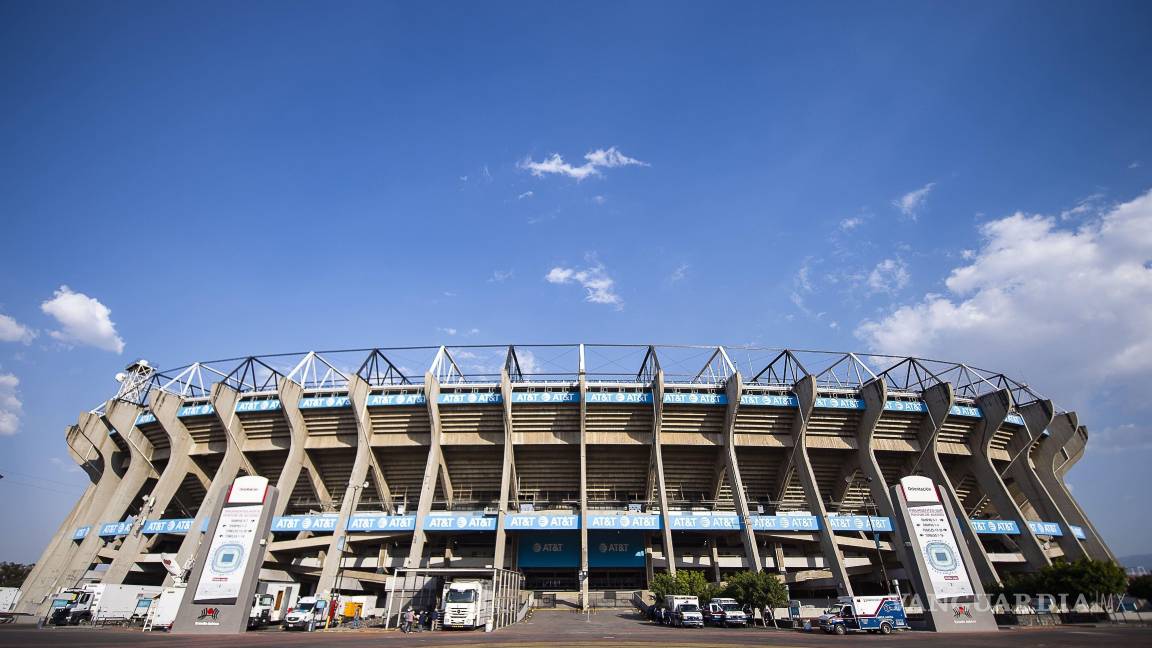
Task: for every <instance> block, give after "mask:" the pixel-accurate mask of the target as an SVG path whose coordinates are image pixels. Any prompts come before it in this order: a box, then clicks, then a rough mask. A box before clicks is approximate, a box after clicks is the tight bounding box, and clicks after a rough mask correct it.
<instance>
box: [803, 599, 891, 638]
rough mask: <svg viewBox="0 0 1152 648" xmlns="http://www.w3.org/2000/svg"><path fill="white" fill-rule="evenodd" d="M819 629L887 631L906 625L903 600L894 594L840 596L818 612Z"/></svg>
mask: <svg viewBox="0 0 1152 648" xmlns="http://www.w3.org/2000/svg"><path fill="white" fill-rule="evenodd" d="M819 623H820V629H821V630H823V631H824V632H827V633H829V634H839V635H842V634H845V633H848V632H854V631H858V630H863V631H866V632H879V633H880V634H891V633H892V631H893V630H906V629H908V615H907V614H905V612H904V604H903V603H902V602H901V601H900V599H899V598H898V597H895V596H841V597H840V598H839V599H837V601H836V605H833V606H831V607H829V608H828V609H827V610H825V611H824V614H822V615H820V619H819Z"/></svg>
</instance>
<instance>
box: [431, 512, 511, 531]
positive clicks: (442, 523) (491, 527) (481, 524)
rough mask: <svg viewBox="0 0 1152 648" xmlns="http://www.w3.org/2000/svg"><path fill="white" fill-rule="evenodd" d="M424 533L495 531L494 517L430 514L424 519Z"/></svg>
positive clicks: (470, 514) (467, 514)
mask: <svg viewBox="0 0 1152 648" xmlns="http://www.w3.org/2000/svg"><path fill="white" fill-rule="evenodd" d="M424 530H425V531H495V530H496V516H485V515H474V514H472V513H466V514H460V515H454V514H452V513H448V514H443V513H441V514H436V513H433V514H430V515H429V516H428V517H426V518H424Z"/></svg>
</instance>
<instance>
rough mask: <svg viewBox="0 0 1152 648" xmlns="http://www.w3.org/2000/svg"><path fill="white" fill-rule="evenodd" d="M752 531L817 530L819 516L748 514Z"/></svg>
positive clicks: (818, 527) (818, 528)
mask: <svg viewBox="0 0 1152 648" xmlns="http://www.w3.org/2000/svg"><path fill="white" fill-rule="evenodd" d="M748 524H749V526H751V527H752V530H753V531H819V530H820V518H818V517H816V516H815V515H750V516H748Z"/></svg>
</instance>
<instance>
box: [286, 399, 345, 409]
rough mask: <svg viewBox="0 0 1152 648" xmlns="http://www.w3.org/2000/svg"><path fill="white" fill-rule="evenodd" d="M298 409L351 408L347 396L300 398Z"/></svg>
mask: <svg viewBox="0 0 1152 648" xmlns="http://www.w3.org/2000/svg"><path fill="white" fill-rule="evenodd" d="M297 407H299V408H300V409H322V408H328V407H352V401H351V400H350V399H349V398H348V397H347V396H309V397H308V398H301V399H300V404H299V405H298V406H297Z"/></svg>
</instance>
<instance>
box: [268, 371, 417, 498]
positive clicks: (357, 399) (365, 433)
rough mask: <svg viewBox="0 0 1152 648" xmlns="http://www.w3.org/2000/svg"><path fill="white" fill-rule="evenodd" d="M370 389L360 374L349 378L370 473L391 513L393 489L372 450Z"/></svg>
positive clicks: (358, 430)
mask: <svg viewBox="0 0 1152 648" xmlns="http://www.w3.org/2000/svg"><path fill="white" fill-rule="evenodd" d="M368 391H369V385H368V383H367V382H365V381H364V379H363V378H361V377H360V376H356V375H354V376H352V377H351V378H349V379H348V398H349V400H351V401H352V412H353V414H355V416H356V432H357V436H358V438H359V439H360V441H359V442H360V443H361V444H363V445H364V446H365V447H367V448H368V475H369V476H370V477H371V478H372V483H373V484H374V485H375V486H376V493H377V494H378V495H379V496H380V501H381V502H382V504H383V508H384V510H385V511H387V512H388V513H389V514H391V513H394V512H396V506H395V504H394V502H393V501H392V489H390V488H388V481H387V480H386V479H384V471H383V470H381V468H380V462H379V461H377V460H376V453H375V452H373V451H372V419H371V418H369V416H368ZM280 492H281V493H283V492H284V491H280Z"/></svg>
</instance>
